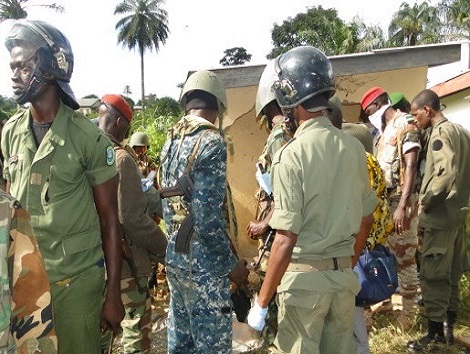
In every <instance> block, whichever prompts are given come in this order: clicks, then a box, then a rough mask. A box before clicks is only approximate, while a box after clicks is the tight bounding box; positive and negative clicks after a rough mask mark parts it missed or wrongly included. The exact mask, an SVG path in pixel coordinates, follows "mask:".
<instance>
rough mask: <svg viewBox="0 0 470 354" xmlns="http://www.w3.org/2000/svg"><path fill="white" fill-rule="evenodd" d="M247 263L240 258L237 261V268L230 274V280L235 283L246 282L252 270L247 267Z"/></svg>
mask: <svg viewBox="0 0 470 354" xmlns="http://www.w3.org/2000/svg"><path fill="white" fill-rule="evenodd" d="M247 264H248V263H247V261H245V260H244V259H240V260H239V261H238V262H237V265H236V266H235V268H233V269H232V271H231V272H230V273H229V274H228V277H229V278H230V280H231V281H233V282H234V283H235V284H243V283H245V282H246V281H247V280H248V274H250V271H249V270H248V268H247V267H246V266H247Z"/></svg>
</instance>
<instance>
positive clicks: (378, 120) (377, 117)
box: [369, 104, 390, 132]
mask: <svg viewBox="0 0 470 354" xmlns="http://www.w3.org/2000/svg"><path fill="white" fill-rule="evenodd" d="M388 107H390V105H389V104H387V105H385V106H382V107H381V108H379V109H378V110H377V112H375V113H374V114H371V115H370V116H369V121H370V122H371V123H372V125H373V126H374V127H376V128H377V129H378V130H379V131H380V132H382V116H383V115H384V113H385V111H386V110H387V108H388Z"/></svg>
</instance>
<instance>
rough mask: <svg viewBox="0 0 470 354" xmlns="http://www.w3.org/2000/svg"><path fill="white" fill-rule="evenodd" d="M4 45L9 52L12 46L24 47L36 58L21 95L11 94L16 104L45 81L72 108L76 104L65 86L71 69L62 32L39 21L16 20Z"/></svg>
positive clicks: (28, 96)
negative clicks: (27, 82) (32, 71)
mask: <svg viewBox="0 0 470 354" xmlns="http://www.w3.org/2000/svg"><path fill="white" fill-rule="evenodd" d="M5 46H6V47H7V49H8V50H9V51H10V52H11V50H12V49H13V48H14V47H18V46H19V47H23V48H26V49H28V50H31V51H32V53H33V54H34V53H35V54H36V55H37V58H38V59H37V60H38V62H37V66H36V70H35V72H34V73H33V75H32V77H31V80H30V83H29V86H28V88H27V90H25V91H24V94H22V95H21V97H15V100H16V101H17V102H18V103H20V104H23V103H26V102H28V101H29V100H30V99H31V94H32V92H34V89H35V86H36V87H37V86H38V85H39V84H41V83H45V84H56V85H57V86H58V87H59V88H60V90H59V91H60V97H61V99H62V101H63V102H64V103H65V104H66V105H68V106H69V107H71V108H72V109H78V108H79V107H80V106H79V104H78V102H77V99H76V98H75V95H74V93H73V91H72V88H71V87H70V85H69V82H70V78H71V76H72V72H73V53H72V47H71V46H70V43H69V41H68V39H67V37H65V36H64V34H63V33H62V32H60V31H59V30H58V29H57V28H55V27H53V26H51V25H50V24H48V23H46V22H43V21H28V20H18V21H15V23H14V24H13V25H12V27H11V30H10V33H9V34H8V36H7V38H6V40H5Z"/></svg>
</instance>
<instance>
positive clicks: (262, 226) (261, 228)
mask: <svg viewBox="0 0 470 354" xmlns="http://www.w3.org/2000/svg"><path fill="white" fill-rule="evenodd" d="M268 230H269V225H268V223H267V222H265V221H258V220H256V221H250V223H249V224H248V226H247V228H246V232H247V234H248V236H250V238H251V239H252V240H257V239H258V238H260V237H261V236H263V235H264V234H265V233H266V232H267V231H268Z"/></svg>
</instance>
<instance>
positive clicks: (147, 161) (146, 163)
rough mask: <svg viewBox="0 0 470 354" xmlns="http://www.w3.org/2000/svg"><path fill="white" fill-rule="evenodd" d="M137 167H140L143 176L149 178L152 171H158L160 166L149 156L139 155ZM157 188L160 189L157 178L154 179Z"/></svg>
mask: <svg viewBox="0 0 470 354" xmlns="http://www.w3.org/2000/svg"><path fill="white" fill-rule="evenodd" d="M137 167H139V171H140V173H141V174H142V176H144V177H147V176H148V174H149V173H150V171H158V166H157V164H156V163H155V162H153V161H152V159H151V158H150V157H149V156H148V155H147V154H143V155H142V154H139V155H137ZM154 185H155V188H157V189H158V183H157V178H156V176H155V179H154Z"/></svg>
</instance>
